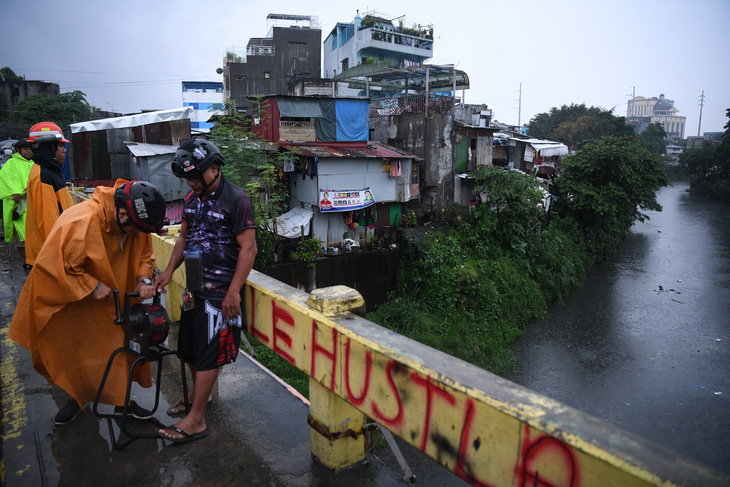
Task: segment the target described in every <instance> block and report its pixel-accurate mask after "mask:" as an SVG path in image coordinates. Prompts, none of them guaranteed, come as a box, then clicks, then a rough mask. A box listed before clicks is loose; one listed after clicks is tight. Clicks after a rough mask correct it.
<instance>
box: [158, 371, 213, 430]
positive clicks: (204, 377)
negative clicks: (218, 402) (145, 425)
mask: <svg viewBox="0 0 730 487" xmlns="http://www.w3.org/2000/svg"><path fill="white" fill-rule="evenodd" d="M216 379H218V369H213V370H204V371H202V372H195V373H194V374H193V384H194V390H193V394H192V395H193V405H192V408H191V409H190V412H189V413H188V415H187V416H185V417H184V418H183V419H181V420H180V421H178V422H177V423H175V426H176V427H178V428H180V429H181V430H183V431H184V432H186V433H188V434H189V435H193V434H195V433H200V432H201V431H203V430H205V429H206V427H207V426H206V423H205V405H206V402H207V399H208V397H210V392H211V391H212V390H213V385H214V384H215V381H216ZM158 431H159V433H160V434H161V435H164V436H166V437H168V438H173V439H178V438H182V437H183V436H182V435H180V434H178V433H177V432H175V431H172V430H169V429H161V430H158Z"/></svg>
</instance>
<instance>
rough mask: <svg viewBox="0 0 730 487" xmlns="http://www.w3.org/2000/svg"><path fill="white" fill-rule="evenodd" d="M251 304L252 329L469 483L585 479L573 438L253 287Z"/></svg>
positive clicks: (546, 483) (549, 486)
mask: <svg viewBox="0 0 730 487" xmlns="http://www.w3.org/2000/svg"><path fill="white" fill-rule="evenodd" d="M249 300H250V301H249ZM252 304H255V305H252ZM246 309H247V310H248V311H247V313H248V316H247V322H246V329H247V331H248V333H250V334H251V335H252V336H254V337H255V338H257V339H258V340H260V341H261V342H262V343H264V344H265V345H266V346H268V347H269V348H271V349H272V350H273V351H274V352H276V353H277V354H278V355H280V356H281V357H283V358H284V359H285V360H287V361H288V362H290V363H291V364H293V365H295V366H296V367H297V368H299V369H300V370H302V371H304V372H305V373H307V374H308V375H309V376H310V377H312V378H313V379H315V380H317V381H318V382H320V383H321V384H322V385H324V386H325V387H327V388H328V389H330V390H331V391H332V392H333V393H335V394H337V395H338V396H340V397H341V398H343V399H345V400H346V401H348V402H349V403H350V404H352V405H353V406H355V407H357V408H358V409H359V410H360V411H362V412H363V413H364V414H365V415H367V416H369V417H371V418H373V419H375V420H376V421H378V422H379V423H381V424H383V425H384V426H386V427H388V428H389V429H390V430H391V431H393V433H395V434H397V435H399V436H400V437H402V438H404V439H405V440H406V441H408V442H409V443H411V444H412V445H414V446H416V447H418V448H419V449H420V450H421V451H422V452H424V453H426V454H427V455H429V456H430V457H432V458H433V459H435V460H436V461H438V462H439V463H440V464H442V465H443V466H445V467H446V468H448V469H450V470H451V471H453V472H454V473H455V474H456V475H458V476H459V477H461V478H463V479H464V480H466V481H468V482H470V483H471V484H473V485H485V486H486V485H494V486H496V485H520V486H523V485H524V486H528V485H530V486H532V485H535V486H542V487H553V486H555V487H557V486H572V487H577V486H578V485H579V482H578V479H579V471H578V461H577V459H576V455H575V453H574V452H573V450H572V448H571V447H570V446H569V445H567V444H566V443H564V442H563V441H561V440H559V439H557V438H555V437H553V436H550V435H547V434H545V433H544V432H541V431H539V430H534V429H532V428H531V427H529V426H528V425H526V424H525V423H523V422H522V421H520V420H519V419H517V418H515V417H514V415H510V414H507V413H506V412H504V411H501V410H500V408H499V407H495V406H494V405H488V404H486V403H485V402H484V401H482V400H481V399H482V398H474V397H470V396H469V395H468V394H465V393H464V392H462V391H460V390H458V389H456V388H454V387H451V385H450V384H449V381H448V379H447V378H444V377H437V376H435V374H433V373H424V372H423V371H421V370H419V367H417V364H416V363H415V362H412V361H411V360H409V359H408V358H406V357H399V356H397V354H394V353H393V352H392V351H387V350H384V349H382V348H380V347H378V346H377V345H376V344H372V343H370V344H368V343H367V341H365V340H362V339H359V337H357V336H354V335H353V334H352V333H351V332H348V331H347V330H345V329H340V328H338V327H337V326H335V325H333V324H331V323H323V322H321V321H318V320H317V317H313V316H312V315H311V314H307V313H302V311H300V310H299V309H295V308H293V307H292V306H290V305H289V304H288V303H287V302H285V301H284V300H281V299H275V298H272V297H270V296H267V295H264V294H257V292H256V290H255V289H254V288H253V287H251V288H250V295H248V296H247V306H246Z"/></svg>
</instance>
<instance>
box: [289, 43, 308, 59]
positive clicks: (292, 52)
mask: <svg viewBox="0 0 730 487" xmlns="http://www.w3.org/2000/svg"><path fill="white" fill-rule="evenodd" d="M289 56H290V57H306V56H307V43H306V42H290V43H289Z"/></svg>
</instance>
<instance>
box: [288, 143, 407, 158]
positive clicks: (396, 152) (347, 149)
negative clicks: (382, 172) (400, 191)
mask: <svg viewBox="0 0 730 487" xmlns="http://www.w3.org/2000/svg"><path fill="white" fill-rule="evenodd" d="M282 146H283V147H285V148H287V149H294V150H295V152H297V153H298V154H300V155H302V156H305V157H347V158H361V157H373V158H375V157H379V158H390V159H417V160H418V159H419V158H418V157H416V156H415V155H413V154H410V153H408V152H406V151H404V150H401V149H398V148H397V147H393V146H390V145H386V144H381V143H379V142H363V143H360V144H352V143H348V144H323V143H306V144H288V143H287V144H282Z"/></svg>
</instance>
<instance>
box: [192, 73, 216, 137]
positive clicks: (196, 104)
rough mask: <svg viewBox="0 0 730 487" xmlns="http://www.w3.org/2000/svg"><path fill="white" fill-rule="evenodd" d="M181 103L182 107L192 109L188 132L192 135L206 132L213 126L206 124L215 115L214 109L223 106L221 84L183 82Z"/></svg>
mask: <svg viewBox="0 0 730 487" xmlns="http://www.w3.org/2000/svg"><path fill="white" fill-rule="evenodd" d="M182 101H183V106H184V107H193V110H194V112H193V118H192V119H191V120H190V130H191V131H192V132H193V133H196V132H198V133H200V132H208V131H209V130H210V128H211V127H212V126H213V124H212V123H211V122H208V120H209V119H210V117H211V116H213V115H215V114H216V113H223V111H222V110H220V109H219V110H216V107H222V105H223V83H222V82H220V81H183V82H182Z"/></svg>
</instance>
